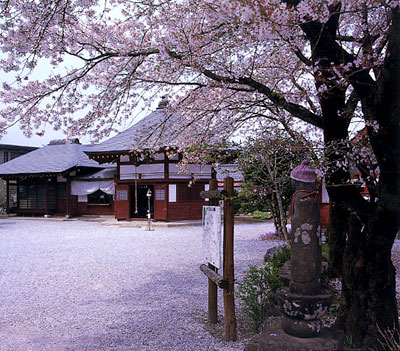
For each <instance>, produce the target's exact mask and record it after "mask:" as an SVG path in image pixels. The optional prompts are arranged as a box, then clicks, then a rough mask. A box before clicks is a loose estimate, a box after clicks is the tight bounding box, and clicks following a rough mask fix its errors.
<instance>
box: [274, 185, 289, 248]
mask: <svg viewBox="0 0 400 351" xmlns="http://www.w3.org/2000/svg"><path fill="white" fill-rule="evenodd" d="M275 196H276V202H277V203H278V209H279V221H280V226H281V230H282V235H283V238H284V239H285V241H288V239H289V236H288V232H287V228H286V224H287V222H286V211H285V209H284V208H283V203H282V197H281V194H280V192H279V190H276V191H275Z"/></svg>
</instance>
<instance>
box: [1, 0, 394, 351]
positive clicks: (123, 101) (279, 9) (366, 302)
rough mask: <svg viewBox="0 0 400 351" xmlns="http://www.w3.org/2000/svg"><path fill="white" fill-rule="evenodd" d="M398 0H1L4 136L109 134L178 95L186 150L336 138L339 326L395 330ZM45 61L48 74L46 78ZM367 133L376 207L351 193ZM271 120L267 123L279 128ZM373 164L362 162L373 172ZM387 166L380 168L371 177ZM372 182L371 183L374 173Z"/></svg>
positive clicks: (332, 187)
mask: <svg viewBox="0 0 400 351" xmlns="http://www.w3.org/2000/svg"><path fill="white" fill-rule="evenodd" d="M399 6H400V5H399V1H394V0H362V1H353V0H341V1H339V0H327V1H324V2H321V1H315V0H303V1H300V0H260V1H254V0H253V1H251V0H220V1H218V2H216V1H213V0H182V1H178V0H177V1H172V0H124V1H123V0H102V1H100V0H52V1H50V0H42V1H32V0H18V1H17V0H0V14H1V20H0V29H1V32H0V45H1V49H2V52H3V55H2V56H1V57H2V60H1V67H2V69H3V70H4V71H5V72H8V74H12V75H13V77H15V79H14V80H13V81H7V82H4V83H3V87H2V90H1V92H0V98H1V101H2V103H3V106H5V107H4V108H3V109H2V110H1V112H0V113H1V117H2V120H1V124H0V128H1V130H2V131H3V132H4V131H5V130H6V128H7V127H8V126H10V125H13V124H17V123H18V124H19V125H20V128H21V129H22V130H23V131H24V132H25V133H26V134H27V135H30V134H32V133H33V132H36V133H42V132H43V129H44V128H45V126H46V125H48V124H51V125H52V126H54V128H56V129H64V130H66V131H67V132H68V133H70V134H75V135H79V134H80V133H81V134H83V133H84V134H90V135H91V136H92V137H93V138H94V139H98V138H102V137H104V136H106V135H107V133H109V132H110V131H111V130H113V129H115V128H116V126H117V125H118V124H121V123H123V122H124V121H125V120H127V119H128V120H129V119H130V118H132V113H133V112H132V111H133V110H134V109H135V107H137V106H139V105H140V104H141V103H143V102H144V103H145V104H147V103H148V102H149V100H151V99H152V98H156V97H157V96H161V95H163V94H166V93H169V94H170V96H171V104H170V110H171V111H175V110H179V113H180V115H181V116H182V118H181V121H180V123H179V125H177V129H179V130H180V133H181V135H183V136H184V137H182V138H180V140H181V144H180V145H177V146H178V147H179V146H181V147H184V146H185V145H188V144H201V143H203V144H204V143H207V142H210V141H212V140H215V139H220V140H226V139H228V138H229V136H231V135H232V133H234V132H235V131H237V130H238V129H240V128H242V127H243V126H245V125H246V126H248V125H249V124H250V125H252V124H253V121H254V120H257V121H263V123H260V125H264V126H266V125H267V126H268V128H272V127H273V126H274V125H275V124H279V125H281V126H283V127H284V128H285V129H286V130H287V131H293V130H295V129H296V128H297V126H298V121H302V122H303V123H305V125H306V127H305V129H304V130H303V132H304V134H307V137H308V138H311V135H312V134H313V133H315V132H316V131H318V130H320V131H322V133H323V137H324V142H325V148H326V150H325V161H326V164H327V165H328V166H329V167H328V168H327V169H326V180H327V184H328V192H329V195H330V199H331V223H330V229H329V237H330V239H329V240H330V247H331V257H332V265H333V268H334V270H335V271H336V273H337V274H338V275H339V276H341V278H342V283H343V299H342V303H341V308H340V312H339V316H338V319H337V326H338V327H340V328H343V329H344V330H345V331H346V333H347V334H348V335H350V336H352V337H353V340H354V341H355V342H356V343H357V344H367V345H371V344H374V343H375V342H376V340H377V339H378V336H379V332H378V330H379V329H381V330H386V329H398V314H397V305H396V296H395V270H394V267H393V264H392V262H391V248H392V245H393V242H394V239H395V235H396V232H397V231H398V229H399V218H400V216H399V214H400V209H399V206H400V205H399V204H400V184H399V182H400V179H399V178H400V177H399V169H400V155H399V153H400V151H399V150H400V147H399V135H400V123H399V119H400V117H399V116H400V106H399V103H400V96H399V95H400V86H399V85H400V79H399V78H400V77H399V75H400V67H399V65H400V12H399ZM43 67H45V69H43ZM355 118H359V119H362V120H363V121H364V123H365V125H366V130H367V136H366V137H367V138H368V141H369V144H370V145H371V149H372V152H373V157H374V159H376V164H377V165H378V167H379V182H378V183H374V184H375V185H376V184H377V185H376V186H375V188H374V189H372V188H371V192H372V191H373V192H374V199H375V200H376V201H375V202H372V201H367V200H365V199H364V198H362V197H361V196H360V194H359V192H358V191H357V189H356V188H355V187H353V186H352V185H351V183H350V182H349V181H350V175H349V158H348V156H349V155H352V159H353V160H354V159H355V158H354V157H353V156H354V154H355V153H357V152H358V153H357V155H358V158H357V159H359V160H361V162H363V161H362V160H363V159H364V158H370V157H371V155H369V154H368V153H367V152H366V150H368V148H364V149H363V148H360V149H359V151H357V150H353V149H352V148H353V146H352V145H351V143H349V128H350V127H351V123H352V121H354V119H355ZM266 121H268V122H266ZM363 164H365V162H364V163H363ZM376 171H377V170H376V169H370V170H369V172H371V174H375V173H376ZM366 181H367V183H368V184H371V183H369V182H368V179H366Z"/></svg>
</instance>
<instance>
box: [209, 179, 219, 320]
mask: <svg viewBox="0 0 400 351" xmlns="http://www.w3.org/2000/svg"><path fill="white" fill-rule="evenodd" d="M209 184H210V190H217V189H218V184H217V180H216V179H211V180H210V183H209ZM210 206H218V199H215V198H214V199H210ZM208 267H209V268H210V269H212V270H213V271H214V272H217V273H218V269H217V268H216V267H214V266H213V265H212V264H210V263H209V264H208ZM208 321H209V322H210V323H212V324H216V323H217V322H218V287H217V285H216V284H215V283H214V282H213V281H212V280H211V279H208Z"/></svg>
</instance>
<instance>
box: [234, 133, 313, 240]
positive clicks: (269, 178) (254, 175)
mask: <svg viewBox="0 0 400 351" xmlns="http://www.w3.org/2000/svg"><path fill="white" fill-rule="evenodd" d="M306 149H307V148H306V146H305V145H304V143H303V142H302V141H301V140H294V139H293V138H292V137H290V136H288V135H287V134H286V133H284V132H282V131H279V130H278V131H275V132H274V133H273V134H266V133H265V134H264V135H262V136H261V137H257V138H250V139H248V141H247V143H246V145H245V147H244V148H243V151H242V153H241V154H240V157H239V161H240V168H241V171H242V173H243V175H244V179H245V182H244V185H243V190H244V191H243V193H244V195H246V194H247V195H248V196H249V198H250V199H251V202H252V203H253V204H254V205H256V206H255V207H258V208H259V207H260V205H261V206H263V207H268V208H269V209H270V210H271V214H272V217H273V219H274V224H275V227H276V230H277V233H278V235H279V236H280V237H282V238H284V239H285V240H287V239H288V233H287V229H286V224H287V211H288V209H289V206H290V201H291V192H292V191H291V188H290V182H289V174H290V171H291V169H292V168H293V167H294V166H296V165H297V164H299V163H301V161H302V160H303V159H304V157H305V156H306V153H305V152H304V151H305V150H306ZM243 193H242V194H243Z"/></svg>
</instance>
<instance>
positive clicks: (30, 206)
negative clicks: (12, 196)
mask: <svg viewBox="0 0 400 351" xmlns="http://www.w3.org/2000/svg"><path fill="white" fill-rule="evenodd" d="M18 196H19V207H20V208H21V209H23V210H35V209H36V210H39V209H40V210H43V209H45V208H46V187H45V184H32V185H20V186H19V187H18Z"/></svg>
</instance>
